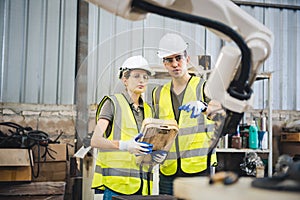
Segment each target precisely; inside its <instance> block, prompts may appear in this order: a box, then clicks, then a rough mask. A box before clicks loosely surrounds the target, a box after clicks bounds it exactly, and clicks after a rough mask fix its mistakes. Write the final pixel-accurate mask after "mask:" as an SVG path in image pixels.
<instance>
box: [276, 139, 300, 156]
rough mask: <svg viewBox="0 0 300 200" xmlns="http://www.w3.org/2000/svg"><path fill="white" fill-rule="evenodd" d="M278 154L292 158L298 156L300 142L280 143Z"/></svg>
mask: <svg viewBox="0 0 300 200" xmlns="http://www.w3.org/2000/svg"><path fill="white" fill-rule="evenodd" d="M280 154H288V155H290V156H292V157H293V156H295V155H300V142H281V143H280Z"/></svg>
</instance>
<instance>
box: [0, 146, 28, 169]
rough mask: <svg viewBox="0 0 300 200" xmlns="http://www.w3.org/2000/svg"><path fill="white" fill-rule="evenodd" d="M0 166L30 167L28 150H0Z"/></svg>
mask: <svg viewBox="0 0 300 200" xmlns="http://www.w3.org/2000/svg"><path fill="white" fill-rule="evenodd" d="M0 166H30V159H29V154H28V149H0Z"/></svg>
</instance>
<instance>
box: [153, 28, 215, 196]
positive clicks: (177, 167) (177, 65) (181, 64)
mask: <svg viewBox="0 0 300 200" xmlns="http://www.w3.org/2000/svg"><path fill="white" fill-rule="evenodd" d="M187 47H188V45H187V43H186V42H185V41H184V40H183V38H182V37H181V36H179V35H177V34H173V33H167V34H166V35H165V36H163V37H162V38H161V40H160V42H159V51H158V56H159V57H160V58H162V59H163V64H164V67H165V68H166V69H167V71H168V73H169V74H170V76H171V78H172V80H171V81H170V82H168V83H166V84H164V85H163V86H159V87H157V88H155V89H154V90H153V108H154V111H155V115H156V117H158V118H160V119H175V120H176V121H177V123H178V126H179V133H178V137H177V138H176V141H175V142H174V144H173V146H172V147H171V150H170V152H169V153H168V156H167V158H166V160H165V162H164V164H162V165H161V166H160V182H159V193H160V194H169V195H173V181H174V179H175V178H176V177H192V176H203V175H207V172H206V170H207V153H208V148H209V146H210V139H211V137H212V135H213V125H214V123H213V122H212V121H210V120H208V119H207V117H206V116H205V115H204V114H203V113H202V112H205V111H206V108H207V103H205V101H209V100H208V98H207V97H205V94H204V86H205V81H204V80H203V79H202V78H200V77H196V76H192V75H190V74H189V73H188V64H189V62H190V57H189V56H188V54H187ZM185 111H187V112H185ZM189 111H192V114H189V113H188V112H189ZM214 162H216V154H215V152H214V153H213V154H212V156H211V163H214Z"/></svg>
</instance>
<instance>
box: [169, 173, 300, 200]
mask: <svg viewBox="0 0 300 200" xmlns="http://www.w3.org/2000/svg"><path fill="white" fill-rule="evenodd" d="M253 180H254V179H253V178H250V177H241V178H240V179H239V180H238V182H237V183H235V184H232V185H223V184H221V183H217V184H213V185H210V184H209V178H208V177H195V178H178V179H176V180H175V182H174V196H175V197H176V198H178V199H184V200H199V199H219V200H241V199H242V200H267V199H272V200H282V199H288V200H294V199H295V200H296V199H297V200H299V199H300V192H287V191H276V190H266V189H260V188H255V187H252V186H251V182H252V181H253Z"/></svg>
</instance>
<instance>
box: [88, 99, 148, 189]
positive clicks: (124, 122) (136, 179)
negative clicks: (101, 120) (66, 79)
mask: <svg viewBox="0 0 300 200" xmlns="http://www.w3.org/2000/svg"><path fill="white" fill-rule="evenodd" d="M114 96H115V97H116V99H117V101H115V100H114V98H111V97H108V96H107V97H104V98H103V100H102V101H101V102H100V103H99V107H98V109H97V116H96V118H97V119H98V115H99V113H100V110H101V107H102V105H103V103H104V101H105V100H106V99H107V98H110V99H111V100H112V102H113V103H114V107H115V112H114V120H113V123H112V130H111V134H110V135H109V137H108V138H107V139H109V140H114V139H115V138H116V135H118V136H119V137H120V138H119V139H120V140H123V141H126V140H131V139H132V138H133V137H134V136H136V135H137V134H138V128H137V124H136V121H135V118H134V115H133V113H132V110H131V108H130V106H129V104H128V102H127V100H126V99H125V97H124V96H123V95H122V94H116V95H114ZM117 106H119V107H120V108H121V112H120V113H116V107H117ZM144 116H145V118H148V117H152V110H151V108H150V106H149V105H148V104H146V103H144ZM118 120H119V121H120V122H121V124H118V123H117V121H118ZM115 129H116V130H118V129H119V130H120V131H121V132H120V131H115ZM106 170H110V171H114V173H113V174H112V173H111V174H106V175H105V176H104V174H103V172H104V171H106ZM148 170H149V169H148V167H143V173H144V174H147V172H148ZM150 170H151V169H150ZM139 171H140V166H138V165H137V164H136V156H135V155H132V154H130V153H129V152H124V151H118V150H116V151H100V152H99V153H98V156H97V160H96V169H95V173H94V178H93V182H92V188H97V189H102V190H104V186H105V187H108V188H110V189H111V190H113V191H116V192H118V193H122V194H134V193H136V192H137V191H138V190H139V189H140V186H141V179H140V175H139ZM125 172H126V173H127V174H128V175H127V176H125V174H124V173H125ZM152 185H153V183H152V181H150V194H151V192H152ZM142 191H143V192H142V193H143V195H147V194H148V188H147V180H146V179H143V188H142Z"/></svg>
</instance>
